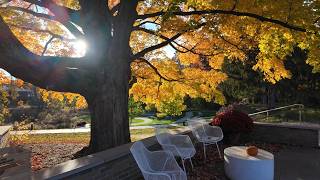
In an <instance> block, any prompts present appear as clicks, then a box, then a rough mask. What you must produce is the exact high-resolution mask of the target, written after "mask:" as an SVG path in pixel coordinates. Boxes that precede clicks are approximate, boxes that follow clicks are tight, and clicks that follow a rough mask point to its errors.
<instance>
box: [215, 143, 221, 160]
mask: <svg viewBox="0 0 320 180" xmlns="http://www.w3.org/2000/svg"><path fill="white" fill-rule="evenodd" d="M216 146H217V149H218V152H219V157H220V158H222V157H221V153H220V149H219V146H218V143H216Z"/></svg>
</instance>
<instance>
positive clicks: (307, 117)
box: [252, 107, 320, 124]
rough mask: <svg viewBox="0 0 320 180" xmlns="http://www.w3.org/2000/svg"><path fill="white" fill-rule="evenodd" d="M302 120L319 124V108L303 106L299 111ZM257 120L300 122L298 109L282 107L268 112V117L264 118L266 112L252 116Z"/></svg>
mask: <svg viewBox="0 0 320 180" xmlns="http://www.w3.org/2000/svg"><path fill="white" fill-rule="evenodd" d="M301 116H302V121H301V122H307V123H317V124H320V109H317V108H310V107H305V108H304V109H303V110H302V111H301ZM252 118H253V119H254V120H256V121H258V122H269V123H281V122H300V120H299V109H298V108H291V109H283V110H277V111H272V112H269V117H268V118H266V113H264V114H260V115H256V116H252Z"/></svg>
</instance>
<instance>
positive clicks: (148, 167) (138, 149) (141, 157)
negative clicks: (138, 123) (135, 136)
mask: <svg viewBox="0 0 320 180" xmlns="http://www.w3.org/2000/svg"><path fill="white" fill-rule="evenodd" d="M130 151H131V153H132V155H133V157H134V159H135V161H136V162H137V164H138V166H139V168H140V170H141V172H142V175H143V177H144V179H145V180H187V175H186V173H185V172H184V171H183V170H182V169H181V167H180V166H179V165H178V163H177V161H176V159H175V158H174V156H173V155H172V154H171V153H170V152H166V151H153V152H151V151H149V150H148V149H147V148H146V147H145V146H144V144H143V143H142V142H141V141H138V142H135V143H134V144H133V145H132V146H131V148H130Z"/></svg>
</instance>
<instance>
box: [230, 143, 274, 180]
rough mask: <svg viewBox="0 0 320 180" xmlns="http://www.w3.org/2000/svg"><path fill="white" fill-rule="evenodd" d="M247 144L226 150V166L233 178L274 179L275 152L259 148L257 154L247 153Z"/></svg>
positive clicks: (235, 179) (245, 179)
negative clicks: (250, 154)
mask: <svg viewBox="0 0 320 180" xmlns="http://www.w3.org/2000/svg"><path fill="white" fill-rule="evenodd" d="M246 148H247V147H245V146H232V147H229V148H226V149H225V150H224V168H225V172H226V175H227V176H228V177H229V178H230V179H231V180H273V176H274V157H273V154H271V153H269V152H267V151H265V150H262V149H259V150H258V155H257V156H249V155H247V152H246Z"/></svg>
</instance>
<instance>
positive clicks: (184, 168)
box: [181, 158, 187, 172]
mask: <svg viewBox="0 0 320 180" xmlns="http://www.w3.org/2000/svg"><path fill="white" fill-rule="evenodd" d="M181 161H182V166H183V170H184V172H187V171H186V167H185V166H184V159H183V158H181Z"/></svg>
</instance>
